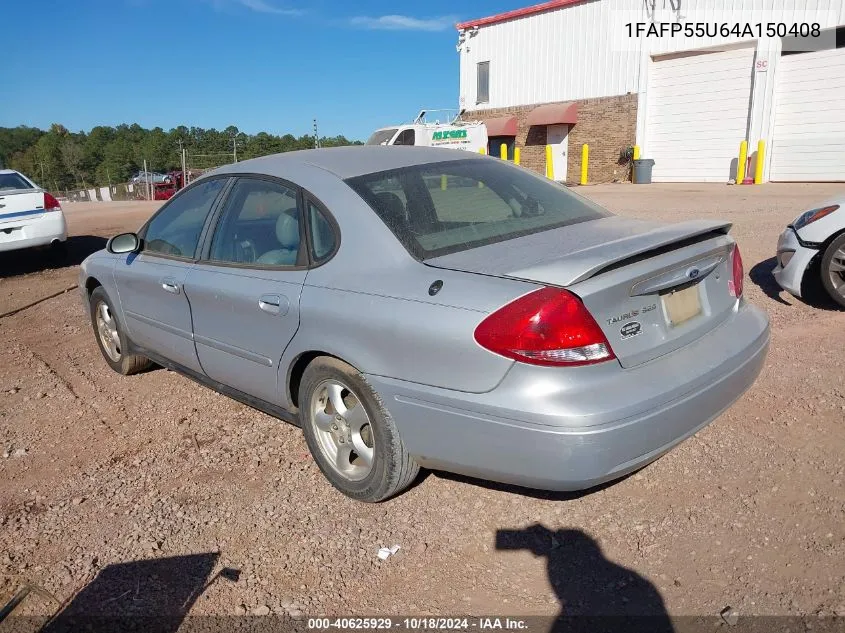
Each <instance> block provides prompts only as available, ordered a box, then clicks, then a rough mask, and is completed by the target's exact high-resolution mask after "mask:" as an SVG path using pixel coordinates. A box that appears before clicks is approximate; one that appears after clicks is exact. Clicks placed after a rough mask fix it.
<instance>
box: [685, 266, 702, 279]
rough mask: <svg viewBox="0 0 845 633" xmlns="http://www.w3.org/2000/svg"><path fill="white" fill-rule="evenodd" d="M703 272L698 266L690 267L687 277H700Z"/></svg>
mask: <svg viewBox="0 0 845 633" xmlns="http://www.w3.org/2000/svg"><path fill="white" fill-rule="evenodd" d="M700 274H701V271H700V270H699V269H698V268H690V269H689V270H688V271H687V277H689V278H690V279H698V276H699V275H700Z"/></svg>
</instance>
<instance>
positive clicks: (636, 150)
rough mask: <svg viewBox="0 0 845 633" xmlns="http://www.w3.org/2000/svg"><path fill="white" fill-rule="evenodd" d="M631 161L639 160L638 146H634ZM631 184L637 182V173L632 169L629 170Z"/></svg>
mask: <svg viewBox="0 0 845 633" xmlns="http://www.w3.org/2000/svg"><path fill="white" fill-rule="evenodd" d="M633 159H634V160H640V146H639V145H634V156H633ZM631 182H633V183H635V182H637V172H636V171H634V169H633V168H631Z"/></svg>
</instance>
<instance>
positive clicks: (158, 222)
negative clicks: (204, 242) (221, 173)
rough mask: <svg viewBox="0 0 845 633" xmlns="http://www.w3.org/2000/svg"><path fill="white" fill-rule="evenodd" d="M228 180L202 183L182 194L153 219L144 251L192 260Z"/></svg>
mask: <svg viewBox="0 0 845 633" xmlns="http://www.w3.org/2000/svg"><path fill="white" fill-rule="evenodd" d="M225 183H226V178H215V179H213V180H206V181H205V182H200V183H198V184H196V185H194V186H193V187H191V188H190V189H188V190H186V191H185V192H184V193H182V194H179V195H178V196H176V197H175V198H173V200H172V201H171V202H169V203H168V204H167V205H166V206H165V207H163V208H162V209H161V211H159V212H158V214H156V215H155V217H153V219H152V220H150V223H149V224H148V225H147V228H146V230H145V231H144V251H145V252H147V253H158V254H161V255H171V256H173V257H189V258H192V257H194V255H195V254H196V251H197V245H198V244H199V241H200V233H201V232H202V227H203V225H204V224H205V219H206V218H207V217H208V213H209V211H211V207H212V205H213V204H214V201H215V200H216V199H217V196H218V195H220V191H221V190H222V189H223V185H224V184H225Z"/></svg>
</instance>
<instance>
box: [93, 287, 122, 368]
mask: <svg viewBox="0 0 845 633" xmlns="http://www.w3.org/2000/svg"><path fill="white" fill-rule="evenodd" d="M97 333H98V334H99V336H100V343H102V344H103V349H104V350H105V351H106V354H107V355H108V357H109V358H110V359H112V360H113V361H114V362H115V363H116V362H118V361H120V353H121V352H120V335H119V334H118V333H117V322H116V321H115V320H114V316H113V315H112V313H111V310H110V309H109V306H108V304H107V303H105V302H104V301H101V302H100V303H98V304H97Z"/></svg>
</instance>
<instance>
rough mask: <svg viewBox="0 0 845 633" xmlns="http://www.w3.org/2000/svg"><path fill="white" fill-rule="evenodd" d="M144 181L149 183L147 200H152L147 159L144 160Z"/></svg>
mask: <svg viewBox="0 0 845 633" xmlns="http://www.w3.org/2000/svg"><path fill="white" fill-rule="evenodd" d="M144 179H145V180H146V181H147V191H146V194H147V200H152V199H153V196H152V191H151V190H150V172H149V171H147V159H146V158H145V159H144Z"/></svg>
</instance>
